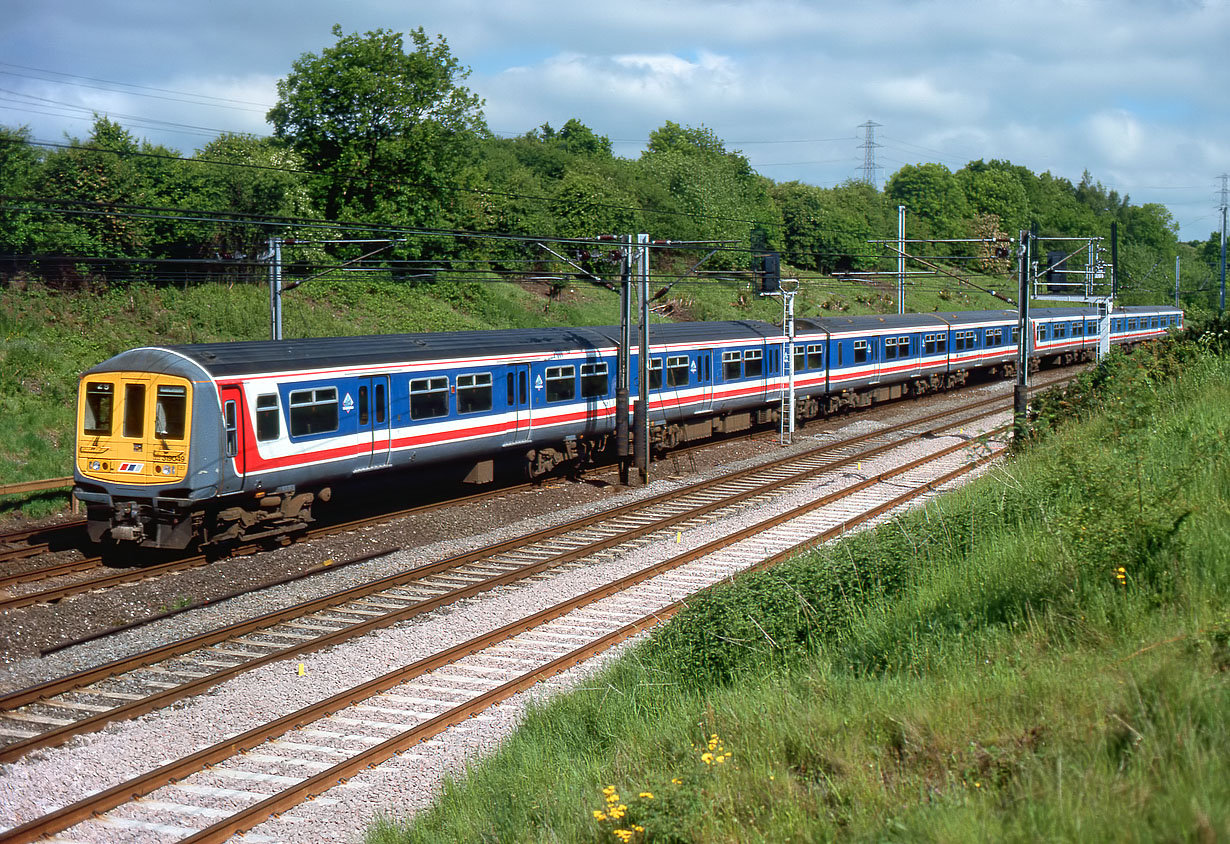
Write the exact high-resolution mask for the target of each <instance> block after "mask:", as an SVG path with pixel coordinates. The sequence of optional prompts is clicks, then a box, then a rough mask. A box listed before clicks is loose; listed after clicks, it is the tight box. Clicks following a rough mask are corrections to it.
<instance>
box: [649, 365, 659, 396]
mask: <svg viewBox="0 0 1230 844" xmlns="http://www.w3.org/2000/svg"><path fill="white" fill-rule="evenodd" d="M649 389H651V390H660V389H662V358H650V359H649Z"/></svg>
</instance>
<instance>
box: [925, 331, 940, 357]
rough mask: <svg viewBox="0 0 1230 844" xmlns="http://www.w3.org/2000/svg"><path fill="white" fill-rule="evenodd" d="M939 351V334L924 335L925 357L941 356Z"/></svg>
mask: <svg viewBox="0 0 1230 844" xmlns="http://www.w3.org/2000/svg"><path fill="white" fill-rule="evenodd" d="M939 349H940V335H938V334H924V335H923V354H924V355H935V354H939Z"/></svg>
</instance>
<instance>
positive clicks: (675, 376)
mask: <svg viewBox="0 0 1230 844" xmlns="http://www.w3.org/2000/svg"><path fill="white" fill-rule="evenodd" d="M666 386H668V387H686V386H688V356H687V355H674V356H672V357H669V358H667V359H666Z"/></svg>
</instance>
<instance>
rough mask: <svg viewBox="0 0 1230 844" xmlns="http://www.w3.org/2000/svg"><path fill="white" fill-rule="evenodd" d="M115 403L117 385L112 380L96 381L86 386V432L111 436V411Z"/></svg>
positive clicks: (95, 435) (99, 435)
mask: <svg viewBox="0 0 1230 844" xmlns="http://www.w3.org/2000/svg"><path fill="white" fill-rule="evenodd" d="M114 403H115V385H114V384H112V383H111V382H110V381H95V382H93V383H92V384H89V385H87V386H86V388H85V433H86V434H88V435H90V436H92V437H108V436H111V411H112V406H113V405H114Z"/></svg>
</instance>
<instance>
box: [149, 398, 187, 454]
mask: <svg viewBox="0 0 1230 844" xmlns="http://www.w3.org/2000/svg"><path fill="white" fill-rule="evenodd" d="M156 397H157V398H156V400H155V402H154V435H155V436H158V437H162V438H164V439H168V440H182V439H183V438H184V430H185V429H186V427H187V425H186V423H187V420H188V388H187V387H183V386H180V385H178V384H163V385H161V386H159V387H158V392H157V393H156Z"/></svg>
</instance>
